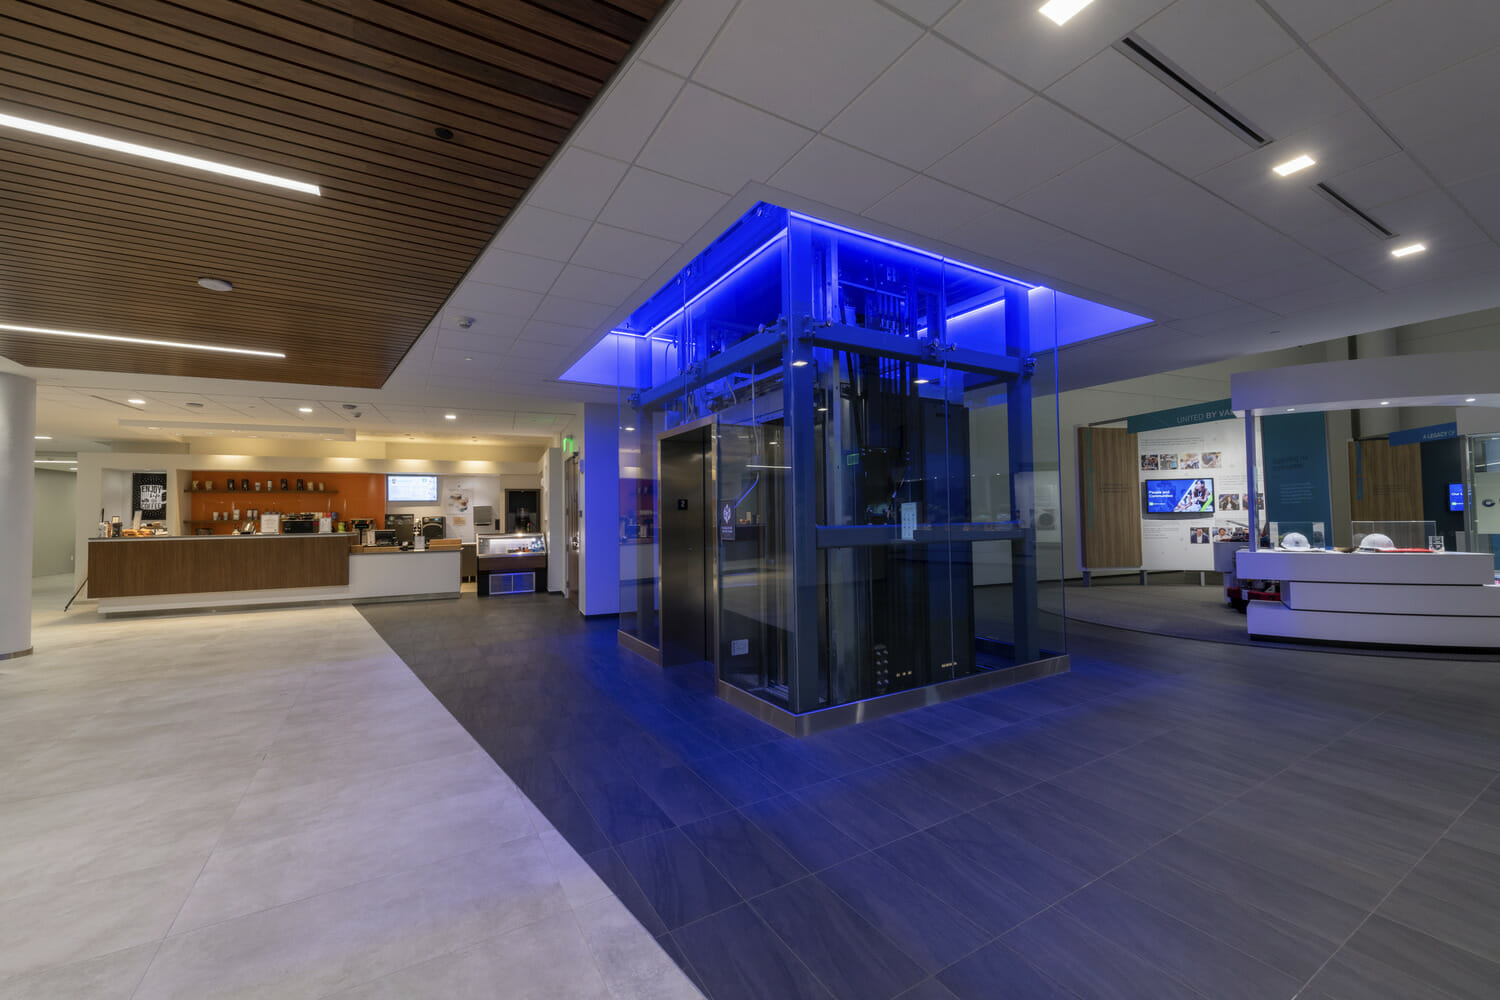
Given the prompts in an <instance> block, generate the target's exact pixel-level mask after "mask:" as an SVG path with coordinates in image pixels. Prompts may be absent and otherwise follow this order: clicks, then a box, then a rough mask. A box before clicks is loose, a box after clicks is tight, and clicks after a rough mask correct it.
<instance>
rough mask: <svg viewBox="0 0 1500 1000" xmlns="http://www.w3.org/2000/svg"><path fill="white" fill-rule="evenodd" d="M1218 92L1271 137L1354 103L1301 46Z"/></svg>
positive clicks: (1288, 131) (1340, 111) (1326, 116)
mask: <svg viewBox="0 0 1500 1000" xmlns="http://www.w3.org/2000/svg"><path fill="white" fill-rule="evenodd" d="M1220 93H1221V95H1222V96H1223V97H1224V98H1225V100H1227V101H1228V102H1229V106H1230V107H1231V108H1233V109H1234V110H1235V111H1236V112H1237V113H1239V114H1242V115H1244V116H1245V117H1246V119H1248V120H1249V121H1250V122H1252V123H1254V125H1255V127H1256V128H1258V129H1262V130H1264V134H1266V135H1269V136H1272V137H1276V136H1284V135H1290V134H1292V133H1294V132H1297V131H1299V130H1301V129H1305V128H1309V127H1312V126H1314V125H1316V124H1318V123H1319V122H1321V121H1323V120H1324V119H1327V118H1332V117H1334V116H1335V115H1338V114H1341V113H1342V112H1344V111H1347V110H1348V109H1349V108H1351V107H1353V106H1354V101H1353V99H1352V98H1351V97H1350V96H1349V95H1348V93H1346V92H1345V91H1344V89H1343V88H1342V87H1340V86H1339V85H1338V83H1337V82H1336V81H1335V80H1334V79H1333V77H1331V76H1329V75H1328V73H1327V72H1325V71H1324V69H1323V67H1321V66H1319V65H1318V64H1317V63H1316V62H1314V61H1313V58H1312V56H1310V55H1308V54H1307V53H1306V52H1304V51H1303V50H1302V49H1296V50H1294V51H1292V52H1289V53H1287V54H1286V55H1284V56H1282V57H1281V58H1280V59H1277V60H1276V61H1275V62H1272V63H1270V64H1268V65H1266V66H1262V67H1261V68H1260V69H1258V70H1255V71H1254V72H1252V73H1250V74H1248V75H1247V76H1244V77H1241V78H1240V79H1239V80H1237V81H1235V82H1234V83H1232V84H1230V85H1229V86H1227V87H1225V88H1224V89H1223V90H1222V91H1220Z"/></svg>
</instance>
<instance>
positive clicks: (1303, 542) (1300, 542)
mask: <svg viewBox="0 0 1500 1000" xmlns="http://www.w3.org/2000/svg"><path fill="white" fill-rule="evenodd" d="M1281 547H1282V548H1284V549H1310V548H1312V546H1311V545H1309V544H1307V536H1306V535H1304V534H1303V533H1302V532H1300V531H1288V532H1287V533H1286V534H1284V535H1282V536H1281Z"/></svg>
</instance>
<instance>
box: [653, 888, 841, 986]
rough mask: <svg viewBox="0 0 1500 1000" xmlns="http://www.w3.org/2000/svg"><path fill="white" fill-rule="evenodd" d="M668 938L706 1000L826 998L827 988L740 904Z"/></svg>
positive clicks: (760, 921) (762, 922)
mask: <svg viewBox="0 0 1500 1000" xmlns="http://www.w3.org/2000/svg"><path fill="white" fill-rule="evenodd" d="M672 938H673V940H674V941H676V942H677V946H678V948H680V949H681V950H682V954H683V955H685V956H686V957H687V960H688V961H689V962H691V963H692V967H693V969H694V970H695V971H696V972H697V974H698V979H699V981H700V982H701V983H702V984H703V991H704V992H705V993H706V994H707V995H708V997H709V1000H765V998H767V997H776V998H778V1000H781V998H785V1000H828V998H829V993H828V990H826V989H825V988H824V987H823V985H822V984H821V983H819V982H818V980H817V978H816V977H814V976H813V974H812V972H811V971H809V970H808V968H807V966H805V965H803V964H802V961H801V960H800V959H799V958H797V956H796V955H794V954H792V951H791V949H790V948H788V947H787V946H786V944H785V942H783V941H782V940H781V938H779V937H777V935H776V933H775V932H774V931H772V930H771V928H769V927H767V926H766V925H765V922H764V921H762V920H761V919H760V917H758V916H756V915H755V913H754V912H752V911H751V909H750V907H749V906H747V905H745V904H743V903H742V904H740V905H739V906H735V907H732V908H731V909H728V910H724V911H723V912H721V913H716V914H714V915H713V916H710V917H707V918H705V919H703V920H699V921H697V922H696V923H692V924H689V925H687V926H686V927H682V928H679V929H678V930H677V931H675V932H673V934H672Z"/></svg>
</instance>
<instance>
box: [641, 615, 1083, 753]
mask: <svg viewBox="0 0 1500 1000" xmlns="http://www.w3.org/2000/svg"><path fill="white" fill-rule="evenodd" d="M623 638H624V637H623V635H622V640H623ZM636 641H639V640H636ZM1071 669H1072V660H1071V659H1070V658H1069V657H1068V655H1067V654H1066V653H1064V654H1062V655H1060V656H1049V657H1047V658H1045V659H1041V660H1033V661H1032V662H1030V663H1022V664H1019V665H1017V666H1014V667H1007V668H1005V669H1004V670H987V671H985V672H983V673H978V674H971V675H969V676H968V677H960V678H958V679H956V680H951V681H943V682H941V683H939V684H929V685H927V686H926V687H920V688H913V689H912V690H910V691H897V692H896V693H895V694H887V695H881V696H880V697H878V698H867V699H865V700H864V701H856V702H852V703H850V704H848V705H837V706H835V707H833V708H824V709H820V710H819V711H816V712H807V713H804V714H802V715H794V714H792V713H791V712H788V711H786V710H784V709H781V708H777V707H776V706H775V705H772V704H770V703H769V702H766V701H763V700H761V699H760V698H757V697H756V696H755V695H753V694H751V693H750V692H748V691H744V690H741V689H740V688H737V687H735V686H734V685H733V684H728V683H726V682H724V681H722V680H721V681H719V684H718V694H719V697H720V698H722V699H724V700H725V701H727V702H729V704H731V705H733V706H734V707H735V708H738V709H739V710H740V711H742V712H746V713H748V714H750V715H753V716H755V717H756V718H757V719H759V720H760V721H762V722H764V723H767V724H768V725H772V726H775V727H776V728H777V729H779V730H781V731H782V732H783V733H786V734H787V735H788V736H812V735H815V734H817V733H825V732H828V731H829V730H831V729H842V728H843V727H845V726H852V725H856V724H858V723H861V722H873V721H874V720H876V719H881V718H884V717H885V716H887V715H895V714H897V713H898V712H906V711H909V710H911V709H913V708H921V707H923V706H924V705H940V704H942V703H943V702H945V701H953V700H955V699H957V698H964V697H967V696H968V695H971V694H980V693H981V692H984V691H994V690H996V689H998V688H1003V687H1010V686H1011V685H1012V684H1021V683H1023V682H1025V681H1034V680H1036V679H1038V678H1040V677H1050V676H1052V675H1053V674H1065V673H1067V672H1068V671H1069V670H1071Z"/></svg>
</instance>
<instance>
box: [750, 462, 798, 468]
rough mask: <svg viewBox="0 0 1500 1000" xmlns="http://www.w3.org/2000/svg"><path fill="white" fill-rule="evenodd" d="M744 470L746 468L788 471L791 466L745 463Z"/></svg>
mask: <svg viewBox="0 0 1500 1000" xmlns="http://www.w3.org/2000/svg"><path fill="white" fill-rule="evenodd" d="M745 468H747V469H790V468H791V466H790V465H752V464H751V463H749V462H746V463H745Z"/></svg>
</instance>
